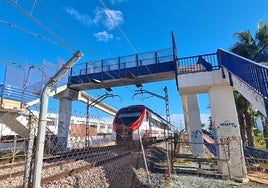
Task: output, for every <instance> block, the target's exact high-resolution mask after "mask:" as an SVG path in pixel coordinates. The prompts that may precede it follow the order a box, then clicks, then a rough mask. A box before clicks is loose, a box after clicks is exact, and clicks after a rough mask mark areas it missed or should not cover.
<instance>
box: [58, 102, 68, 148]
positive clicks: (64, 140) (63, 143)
mask: <svg viewBox="0 0 268 188" xmlns="http://www.w3.org/2000/svg"><path fill="white" fill-rule="evenodd" d="M71 113H72V100H71V99H69V98H62V99H60V107H59V122H58V134H57V147H56V149H57V150H59V151H65V150H66V149H67V146H68V140H69V130H70V124H71V115H72V114H71Z"/></svg>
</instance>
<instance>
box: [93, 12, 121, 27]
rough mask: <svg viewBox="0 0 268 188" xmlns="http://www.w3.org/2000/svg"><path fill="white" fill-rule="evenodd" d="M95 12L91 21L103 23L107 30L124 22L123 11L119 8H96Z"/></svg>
mask: <svg viewBox="0 0 268 188" xmlns="http://www.w3.org/2000/svg"><path fill="white" fill-rule="evenodd" d="M95 13H96V15H95V18H94V19H93V22H94V23H95V24H99V23H101V24H103V26H104V27H105V28H106V29H108V30H113V29H115V28H116V27H117V26H119V25H120V24H122V23H123V22H124V19H123V13H122V12H121V11H119V10H110V9H100V8H96V10H95Z"/></svg>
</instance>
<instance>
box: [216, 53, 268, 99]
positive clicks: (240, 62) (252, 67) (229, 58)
mask: <svg viewBox="0 0 268 188" xmlns="http://www.w3.org/2000/svg"><path fill="white" fill-rule="evenodd" d="M217 56H218V59H219V63H220V64H221V66H224V67H226V68H227V69H228V71H229V72H230V73H232V74H234V75H235V76H237V77H238V78H239V79H240V80H241V81H242V82H244V83H245V84H246V85H248V86H249V87H250V88H251V89H252V90H253V91H255V92H256V93H258V94H259V95H260V96H262V97H263V98H264V99H266V100H267V97H268V68H267V67H266V66H263V65H261V64H259V63H256V62H254V61H251V60H249V59H246V58H243V57H241V56H239V55H236V54H234V53H231V52H227V51H224V50H222V49H219V50H218V52H217Z"/></svg>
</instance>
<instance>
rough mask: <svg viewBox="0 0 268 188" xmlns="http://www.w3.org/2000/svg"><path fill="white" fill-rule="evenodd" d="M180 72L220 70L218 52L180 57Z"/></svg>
mask: <svg viewBox="0 0 268 188" xmlns="http://www.w3.org/2000/svg"><path fill="white" fill-rule="evenodd" d="M178 60H179V74H188V73H196V72H206V71H212V70H218V69H219V68H220V67H219V65H218V60H217V55H216V53H211V54H204V55H198V56H191V57H183V58H179V59H178Z"/></svg>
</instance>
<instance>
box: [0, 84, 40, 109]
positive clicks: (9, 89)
mask: <svg viewBox="0 0 268 188" xmlns="http://www.w3.org/2000/svg"><path fill="white" fill-rule="evenodd" d="M0 90H1V92H0V97H1V98H3V99H10V100H14V101H18V102H21V103H22V104H25V103H27V102H29V101H32V100H35V99H38V98H39V97H40V95H35V94H33V93H31V92H28V91H25V90H23V89H21V88H19V87H16V86H11V85H4V84H3V85H1V86H0Z"/></svg>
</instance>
